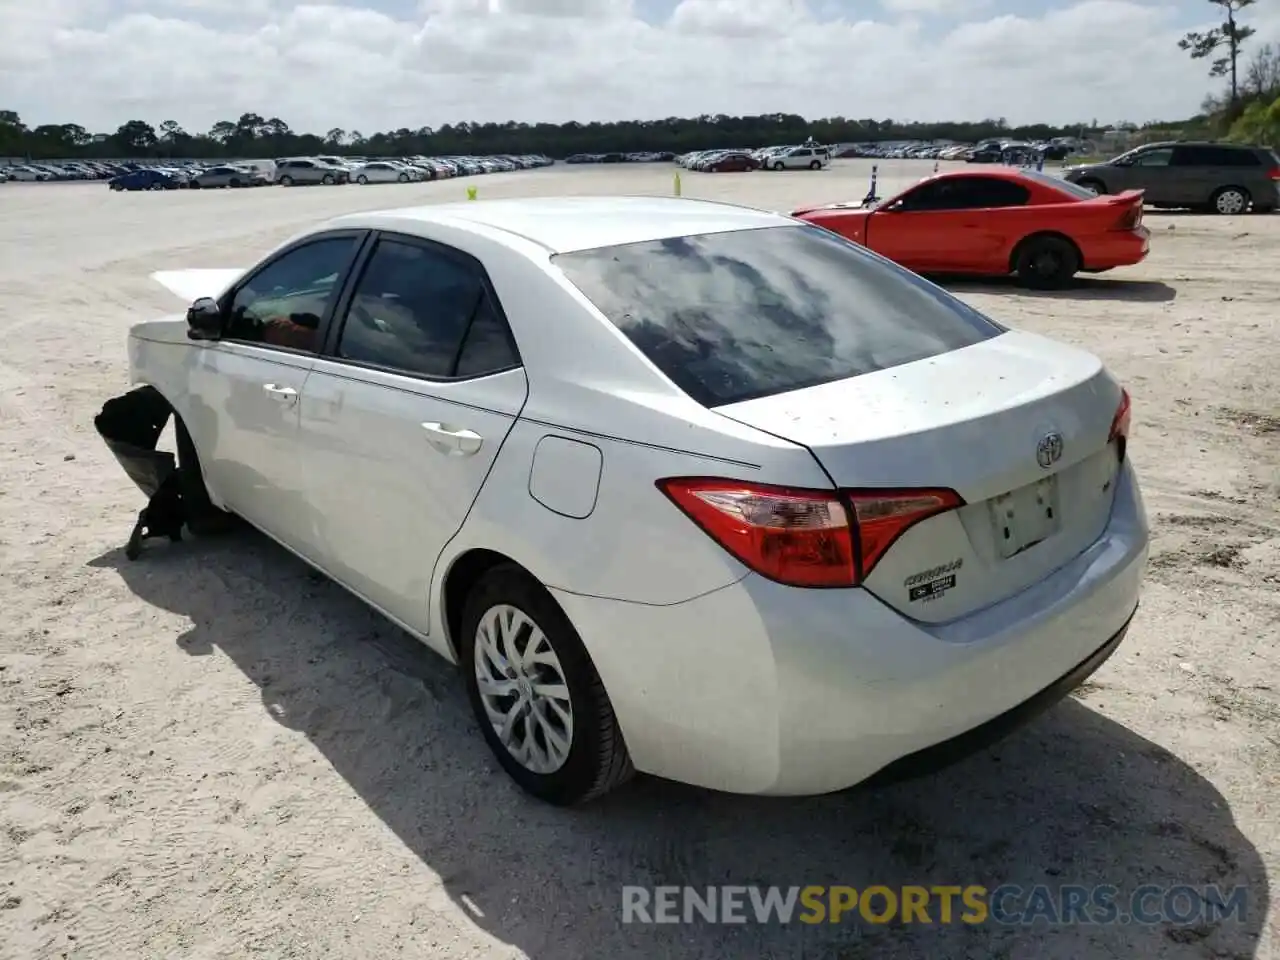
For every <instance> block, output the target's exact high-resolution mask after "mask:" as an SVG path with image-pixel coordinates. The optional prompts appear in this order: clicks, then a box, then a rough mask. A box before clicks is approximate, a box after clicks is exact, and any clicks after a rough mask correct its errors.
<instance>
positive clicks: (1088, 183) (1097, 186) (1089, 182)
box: [1076, 177, 1107, 196]
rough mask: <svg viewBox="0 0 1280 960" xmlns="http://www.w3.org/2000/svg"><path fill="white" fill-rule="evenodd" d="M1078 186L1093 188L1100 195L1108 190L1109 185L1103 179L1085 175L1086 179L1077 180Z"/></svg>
mask: <svg viewBox="0 0 1280 960" xmlns="http://www.w3.org/2000/svg"><path fill="white" fill-rule="evenodd" d="M1076 186H1079V187H1084V188H1085V189H1086V190H1092V191H1093V192H1094V193H1096V194H1097V195H1098V196H1102V195H1103V194H1105V193H1106V192H1107V185H1106V184H1105V183H1103V182H1102V181H1101V180H1093V179H1091V178H1089V177H1085V179H1083V180H1080V181H1077V183H1076Z"/></svg>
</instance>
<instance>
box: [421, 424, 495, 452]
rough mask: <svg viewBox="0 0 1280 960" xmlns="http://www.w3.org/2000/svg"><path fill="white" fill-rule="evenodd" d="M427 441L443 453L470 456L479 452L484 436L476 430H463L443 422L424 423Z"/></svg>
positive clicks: (423, 427)
mask: <svg viewBox="0 0 1280 960" xmlns="http://www.w3.org/2000/svg"><path fill="white" fill-rule="evenodd" d="M422 429H423V430H425V431H426V434H427V442H428V443H430V444H431V445H432V446H433V447H435V448H436V449H437V450H439V451H440V452H441V453H443V454H446V455H447V456H451V457H469V456H471V455H472V454H473V453H479V452H480V448H481V447H482V446H484V438H483V437H481V436H480V434H478V433H476V432H475V431H474V430H463V429H460V428H458V427H451V426H448V425H446V424H443V423H424V424H422Z"/></svg>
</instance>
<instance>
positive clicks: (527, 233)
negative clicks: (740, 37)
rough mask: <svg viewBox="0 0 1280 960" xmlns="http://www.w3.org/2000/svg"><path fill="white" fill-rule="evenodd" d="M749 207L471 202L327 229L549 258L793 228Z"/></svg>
mask: <svg viewBox="0 0 1280 960" xmlns="http://www.w3.org/2000/svg"><path fill="white" fill-rule="evenodd" d="M794 222H795V221H793V220H792V219H791V218H790V217H784V216H782V215H781V214H776V213H770V212H768V211H765V210H756V209H753V208H751V207H743V206H737V205H735V204H731V203H719V202H715V201H710V200H692V199H678V198H675V197H538V198H524V199H512V200H475V201H463V202H460V203H442V204H434V205H431V206H424V207H405V208H402V209H397V210H376V211H371V212H367V213H356V214H348V215H346V216H342V217H338V218H336V219H334V220H331V221H330V222H329V223H328V224H327V226H328V227H343V228H352V227H357V228H360V227H363V228H365V229H385V230H397V231H399V232H402V233H407V234H411V235H412V234H420V233H421V234H424V235H425V234H427V233H428V232H429V231H428V230H426V229H424V228H428V227H429V226H430V225H432V224H438V225H442V226H449V227H452V228H454V229H463V230H468V231H470V232H477V233H479V232H483V233H487V234H490V235H492V234H493V233H494V232H498V233H505V234H507V235H509V236H511V237H513V238H515V237H518V238H520V239H523V240H525V241H528V242H531V243H535V244H537V245H538V246H541V247H543V248H545V249H546V250H548V251H549V252H551V253H567V252H570V251H573V250H591V249H594V248H596V247H609V246H617V245H620V244H626V243H642V242H644V241H647V240H664V239H667V238H669V237H685V236H694V235H696V234H702V233H727V232H730V231H733V230H751V229H758V228H761V227H777V226H786V225H789V224H794Z"/></svg>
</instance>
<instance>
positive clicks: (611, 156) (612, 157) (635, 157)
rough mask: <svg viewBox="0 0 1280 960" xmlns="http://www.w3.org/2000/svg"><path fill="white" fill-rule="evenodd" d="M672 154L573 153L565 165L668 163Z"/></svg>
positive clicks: (673, 155) (567, 158)
mask: <svg viewBox="0 0 1280 960" xmlns="http://www.w3.org/2000/svg"><path fill="white" fill-rule="evenodd" d="M675 158H676V155H675V154H674V153H665V152H658V153H575V154H572V155H570V156H568V157H565V160H564V162H565V163H670V162H671V161H672V160H674V159H675Z"/></svg>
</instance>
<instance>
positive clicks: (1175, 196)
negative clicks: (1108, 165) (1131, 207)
mask: <svg viewBox="0 0 1280 960" xmlns="http://www.w3.org/2000/svg"><path fill="white" fill-rule="evenodd" d="M1172 161H1173V147H1153V148H1151V149H1150V150H1143V151H1141V152H1140V153H1136V154H1134V155H1133V158H1132V160H1130V162H1129V163H1128V164H1126V165H1125V166H1122V167H1118V168H1117V169H1118V170H1119V171H1120V173H1121V176H1119V177H1117V178H1115V179H1116V180H1117V181H1118V182H1117V184H1115V185H1112V184H1108V186H1110V187H1111V192H1112V193H1119V192H1121V190H1142V191H1144V192H1145V194H1146V195H1145V197H1144V198H1143V199H1144V200H1146V202H1148V203H1185V202H1186V201H1185V200H1183V199H1181V194H1180V193H1179V190H1178V185H1177V171H1175V170H1174V169H1173V167H1171V166H1170V164H1171V163H1172Z"/></svg>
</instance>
